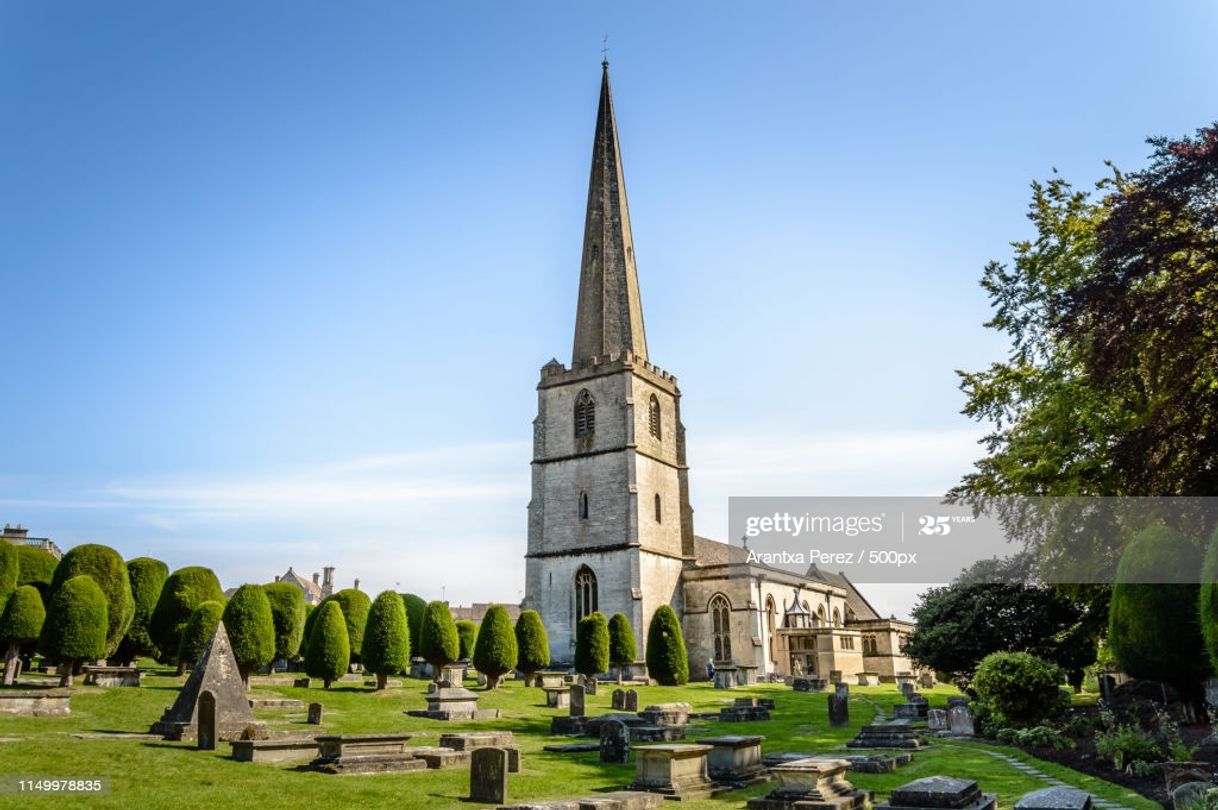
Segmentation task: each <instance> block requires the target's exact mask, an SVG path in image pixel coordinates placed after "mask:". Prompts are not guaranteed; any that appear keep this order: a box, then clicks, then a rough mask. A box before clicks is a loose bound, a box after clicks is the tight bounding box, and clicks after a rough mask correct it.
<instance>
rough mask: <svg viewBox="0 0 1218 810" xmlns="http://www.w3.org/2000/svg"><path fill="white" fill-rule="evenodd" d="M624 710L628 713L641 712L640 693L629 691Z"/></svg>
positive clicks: (627, 691)
mask: <svg viewBox="0 0 1218 810" xmlns="http://www.w3.org/2000/svg"><path fill="white" fill-rule="evenodd" d="M622 709H623V710H625V711H628V712H637V711H638V710H639V693H638V692H636V691H635V690H633V689H627V690H626V702H625V703H624V704H623V705H622Z"/></svg>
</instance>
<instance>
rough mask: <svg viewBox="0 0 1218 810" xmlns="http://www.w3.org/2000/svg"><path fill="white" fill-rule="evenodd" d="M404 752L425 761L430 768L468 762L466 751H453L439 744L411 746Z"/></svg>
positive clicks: (434, 768)
mask: <svg viewBox="0 0 1218 810" xmlns="http://www.w3.org/2000/svg"><path fill="white" fill-rule="evenodd" d="M406 753H407V754H410V756H412V757H414V758H415V759H421V760H423V761H424V762H426V763H427V767H428V768H431V769H432V770H436V769H437V768H451V767H454V766H456V765H468V764H469V752H468V751H454V750H453V749H451V748H443V747H441V746H438V745H437V746H430V745H420V746H415V747H412V748H407V749H406Z"/></svg>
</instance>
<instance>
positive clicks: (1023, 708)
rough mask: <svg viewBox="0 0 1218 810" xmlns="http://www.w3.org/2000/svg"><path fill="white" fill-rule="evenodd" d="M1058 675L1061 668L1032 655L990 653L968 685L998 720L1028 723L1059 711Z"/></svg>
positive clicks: (1015, 724) (1029, 724)
mask: <svg viewBox="0 0 1218 810" xmlns="http://www.w3.org/2000/svg"><path fill="white" fill-rule="evenodd" d="M1061 679H1062V672H1061V669H1059V668H1058V667H1057V666H1056V665H1054V664H1050V663H1049V662H1048V661H1043V660H1041V659H1040V658H1037V657H1036V656H1034V655H1029V654H1028V653H990V654H989V655H987V656H986V657H985V658H983V659H981V663H980V664H979V665H978V666H977V673H976V675H975V676H974V678H973V684H972V685H973V689H975V690H976V691H977V696H978V697H980V698H981V700H983V701H984V702H985V704H986V705H987V706H989V707H990V710H991V711H992V712H994V714H995V715H996V717H995V719H996V721H997V722H998V723H999V724H1001V725H1012V726H1032V725H1036V724H1037V723H1039V722H1040V721H1041V720H1044V719H1045V718H1047V717H1052V716H1053V715H1055V714H1058V713H1059V712H1060V711H1061V702H1060V701H1061V699H1060V697H1059V687H1058V684H1059V683H1060V682H1061Z"/></svg>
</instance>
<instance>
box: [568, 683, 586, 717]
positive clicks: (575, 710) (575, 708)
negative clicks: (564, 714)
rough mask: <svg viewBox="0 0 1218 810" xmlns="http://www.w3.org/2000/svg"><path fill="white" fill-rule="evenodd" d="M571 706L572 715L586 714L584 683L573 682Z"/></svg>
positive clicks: (580, 715)
mask: <svg viewBox="0 0 1218 810" xmlns="http://www.w3.org/2000/svg"><path fill="white" fill-rule="evenodd" d="M570 689H571V706H570V712H571V716H572V717H583V716H584V687H583V685H582V684H578V683H573V684H571V687H570Z"/></svg>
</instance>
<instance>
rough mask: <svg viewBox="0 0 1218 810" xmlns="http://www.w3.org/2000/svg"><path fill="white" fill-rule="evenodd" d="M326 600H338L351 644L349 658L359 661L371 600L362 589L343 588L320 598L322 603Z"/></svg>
mask: <svg viewBox="0 0 1218 810" xmlns="http://www.w3.org/2000/svg"><path fill="white" fill-rule="evenodd" d="M326 602H338V606H339V607H340V608H342V611H343V618H344V619H345V620H346V622H347V639H348V642H349V643H350V645H351V660H352V661H359V660H360V659H359V651H360V648H362V647H363V645H364V626H365V625H367V624H368V611H369V610H371V609H372V600H371V599H369V598H368V594H366V593H364V592H363V591H357V590H356V589H355V588H343V589H342V590H341V591H338V592H337V593H334V594H331V595H330V596H327V597H326V598H325V599H323V600H321V603H322V604H323V605H324V604H325V603H326Z"/></svg>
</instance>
